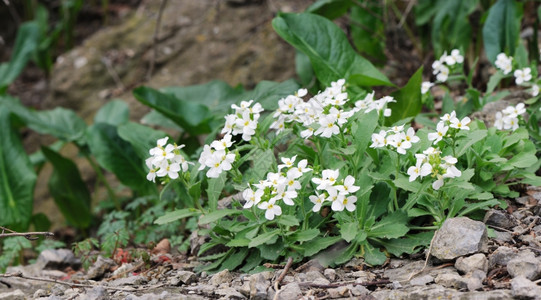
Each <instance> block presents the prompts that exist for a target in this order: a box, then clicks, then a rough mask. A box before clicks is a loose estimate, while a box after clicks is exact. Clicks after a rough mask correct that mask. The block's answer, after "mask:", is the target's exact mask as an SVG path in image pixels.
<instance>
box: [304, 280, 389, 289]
mask: <svg viewBox="0 0 541 300" xmlns="http://www.w3.org/2000/svg"><path fill="white" fill-rule="evenodd" d="M389 283H391V281H390V280H389V279H382V280H375V281H369V282H356V281H344V282H338V283H330V284H319V283H313V282H299V286H307V287H313V288H319V289H330V288H336V287H341V286H346V285H350V284H351V285H362V286H375V285H384V284H389Z"/></svg>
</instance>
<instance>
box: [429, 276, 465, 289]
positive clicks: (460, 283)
mask: <svg viewBox="0 0 541 300" xmlns="http://www.w3.org/2000/svg"><path fill="white" fill-rule="evenodd" d="M434 281H435V282H436V283H437V284H440V285H442V286H444V287H448V288H455V289H467V288H468V280H467V279H464V278H462V276H460V275H458V274H450V273H447V274H440V275H438V277H436V279H435V280H434Z"/></svg>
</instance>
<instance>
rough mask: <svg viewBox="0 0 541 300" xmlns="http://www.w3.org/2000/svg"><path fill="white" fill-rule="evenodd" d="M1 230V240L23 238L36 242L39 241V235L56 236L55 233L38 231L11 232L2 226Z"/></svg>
mask: <svg viewBox="0 0 541 300" xmlns="http://www.w3.org/2000/svg"><path fill="white" fill-rule="evenodd" d="M0 229H2V232H1V233H0V238H4V237H11V236H23V237H25V238H26V239H27V240H29V241H34V240H37V239H39V237H38V235H43V236H46V237H51V236H54V233H52V232H47V231H43V232H41V231H38V232H16V231H13V230H11V229H9V228H6V227H3V226H0ZM6 231H7V232H9V233H5V232H6Z"/></svg>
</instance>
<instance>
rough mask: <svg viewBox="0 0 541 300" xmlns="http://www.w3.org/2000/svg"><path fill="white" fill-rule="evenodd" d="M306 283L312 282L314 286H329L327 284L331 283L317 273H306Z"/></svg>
mask: <svg viewBox="0 0 541 300" xmlns="http://www.w3.org/2000/svg"><path fill="white" fill-rule="evenodd" d="M306 281H309V282H312V283H314V284H329V283H331V282H330V281H329V280H328V279H327V278H325V276H323V274H321V273H320V272H319V271H309V272H306Z"/></svg>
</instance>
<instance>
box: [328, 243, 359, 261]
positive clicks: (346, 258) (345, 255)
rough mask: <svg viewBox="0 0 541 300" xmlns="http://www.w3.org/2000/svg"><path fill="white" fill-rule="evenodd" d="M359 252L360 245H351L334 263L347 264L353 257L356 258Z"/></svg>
mask: <svg viewBox="0 0 541 300" xmlns="http://www.w3.org/2000/svg"><path fill="white" fill-rule="evenodd" d="M358 250H359V244H358V243H352V244H350V245H349V246H348V247H347V248H346V249H345V250H344V251H343V252H342V253H341V254H340V255H338V256H337V257H336V259H335V261H334V263H336V264H338V265H340V264H344V263H347V262H348V261H350V260H351V259H352V258H353V256H355V254H357V251H358Z"/></svg>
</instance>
